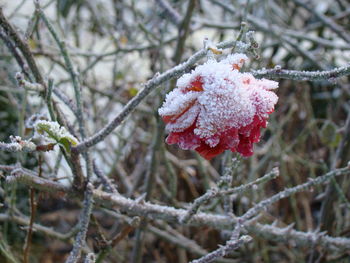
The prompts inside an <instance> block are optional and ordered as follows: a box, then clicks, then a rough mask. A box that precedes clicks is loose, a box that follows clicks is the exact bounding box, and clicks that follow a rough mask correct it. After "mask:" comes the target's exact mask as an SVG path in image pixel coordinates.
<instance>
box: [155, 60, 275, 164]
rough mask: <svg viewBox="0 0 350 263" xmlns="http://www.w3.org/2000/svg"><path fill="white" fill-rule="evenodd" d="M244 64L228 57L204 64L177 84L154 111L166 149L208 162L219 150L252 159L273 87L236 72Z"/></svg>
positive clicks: (271, 104)
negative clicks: (195, 154) (173, 146)
mask: <svg viewBox="0 0 350 263" xmlns="http://www.w3.org/2000/svg"><path fill="white" fill-rule="evenodd" d="M247 59H248V58H247V56H246V55H244V54H233V55H229V56H228V57H227V58H226V59H224V60H222V61H220V62H217V61H215V60H209V61H208V62H206V63H205V64H203V65H200V66H198V67H196V69H194V70H193V71H192V72H191V73H188V74H185V75H183V76H182V77H181V78H179V79H178V81H177V87H176V88H175V89H174V90H173V91H172V92H170V93H169V94H167V96H166V99H165V102H164V103H163V106H162V107H161V108H160V109H159V110H158V112H159V115H160V116H161V117H162V118H163V121H164V122H165V123H166V130H167V131H168V132H169V135H168V137H167V139H166V142H167V143H168V144H178V146H179V147H180V148H182V149H185V150H190V149H191V150H196V151H197V152H198V153H199V154H200V155H202V156H203V157H204V158H206V159H208V160H210V159H211V158H213V157H215V156H216V155H218V154H220V153H222V152H224V151H225V150H231V151H232V152H239V153H240V154H242V155H243V156H251V155H252V154H253V143H256V142H258V141H259V140H260V128H266V124H267V118H268V115H269V114H270V113H272V112H273V111H274V106H275V104H276V103H277V100H278V97H277V95H276V94H275V93H274V92H272V91H271V90H272V89H275V88H278V83H277V82H275V81H271V80H267V79H261V80H260V79H255V78H254V76H253V75H252V74H250V73H241V72H239V70H240V68H241V67H242V66H243V64H244V62H245V61H246V60H247Z"/></svg>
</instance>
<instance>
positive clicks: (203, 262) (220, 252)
mask: <svg viewBox="0 0 350 263" xmlns="http://www.w3.org/2000/svg"><path fill="white" fill-rule="evenodd" d="M251 240H252V238H251V237H250V236H247V235H244V236H241V237H240V238H239V239H238V240H229V241H227V242H226V244H225V246H222V247H220V248H219V249H217V250H215V251H213V252H211V253H209V254H207V255H205V256H204V257H202V258H200V259H196V260H192V261H191V263H208V262H213V261H214V260H216V259H217V258H220V257H224V256H225V255H227V254H228V253H230V252H232V251H234V250H236V249H238V248H239V247H241V246H242V245H243V244H245V243H248V242H250V241H251Z"/></svg>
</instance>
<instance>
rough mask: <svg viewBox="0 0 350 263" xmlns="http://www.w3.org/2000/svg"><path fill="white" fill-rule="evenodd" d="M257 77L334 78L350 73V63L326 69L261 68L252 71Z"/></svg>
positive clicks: (313, 79) (311, 79)
mask: <svg viewBox="0 0 350 263" xmlns="http://www.w3.org/2000/svg"><path fill="white" fill-rule="evenodd" d="M252 74H253V75H254V76H255V77H257V78H273V79H278V78H280V79H293V80H309V81H315V80H334V79H336V78H340V77H343V76H348V75H350V65H347V66H343V67H339V68H334V69H332V70H325V71H298V70H286V69H280V68H275V69H260V70H254V71H252Z"/></svg>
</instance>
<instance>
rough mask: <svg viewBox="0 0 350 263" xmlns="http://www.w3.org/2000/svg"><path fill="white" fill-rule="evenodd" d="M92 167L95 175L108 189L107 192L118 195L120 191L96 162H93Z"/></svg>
mask: <svg viewBox="0 0 350 263" xmlns="http://www.w3.org/2000/svg"><path fill="white" fill-rule="evenodd" d="M92 165H93V169H94V173H95V174H96V175H97V177H98V178H99V179H100V180H101V182H102V184H103V186H104V187H105V188H106V190H107V191H108V192H111V193H115V194H116V193H118V190H117V189H116V187H115V186H114V185H113V184H112V182H111V180H110V179H109V178H108V177H107V176H106V175H105V174H104V173H103V172H102V171H101V169H100V168H99V167H98V165H97V163H96V160H93V162H92Z"/></svg>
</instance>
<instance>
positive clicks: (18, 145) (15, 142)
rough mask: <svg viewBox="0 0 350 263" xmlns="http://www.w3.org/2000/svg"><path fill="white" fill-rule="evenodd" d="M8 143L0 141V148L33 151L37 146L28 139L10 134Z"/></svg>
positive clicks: (10, 150) (14, 150)
mask: <svg viewBox="0 0 350 263" xmlns="http://www.w3.org/2000/svg"><path fill="white" fill-rule="evenodd" d="M10 140H11V142H10V143H5V142H0V150H1V151H7V152H21V151H23V152H34V151H36V150H37V146H36V145H35V144H34V143H33V142H31V141H30V140H29V141H27V140H22V138H21V137H19V136H10Z"/></svg>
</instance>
